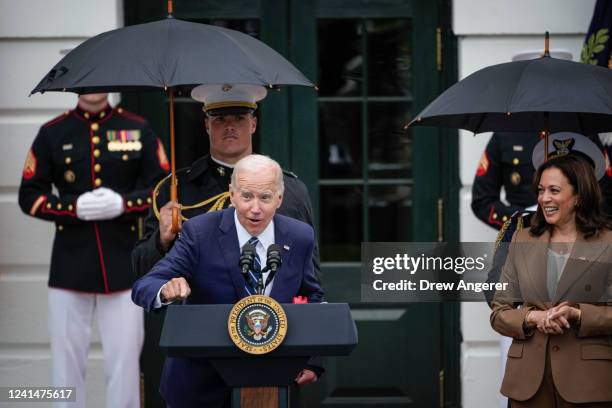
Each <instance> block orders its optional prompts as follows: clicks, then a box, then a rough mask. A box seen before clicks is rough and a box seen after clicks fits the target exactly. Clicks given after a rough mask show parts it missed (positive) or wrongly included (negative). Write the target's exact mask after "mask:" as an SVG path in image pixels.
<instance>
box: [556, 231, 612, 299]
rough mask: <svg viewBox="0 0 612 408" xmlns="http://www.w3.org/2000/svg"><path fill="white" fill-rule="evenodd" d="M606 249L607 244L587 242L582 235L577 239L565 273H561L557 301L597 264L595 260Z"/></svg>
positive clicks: (564, 270)
mask: <svg viewBox="0 0 612 408" xmlns="http://www.w3.org/2000/svg"><path fill="white" fill-rule="evenodd" d="M605 249H606V245H605V244H602V243H601V242H587V241H585V240H584V239H583V238H582V237H579V238H578V239H577V240H576V242H575V243H574V247H573V248H572V252H571V253H570V256H569V259H568V260H567V263H566V265H565V268H564V269H563V274H561V279H559V283H558V284H557V291H556V292H555V299H554V301H555V303H558V302H559V301H560V300H561V299H563V296H565V295H566V293H567V292H568V291H569V290H570V289H571V287H572V285H573V284H574V282H576V280H577V279H578V278H580V276H582V275H583V274H584V273H585V272H586V271H587V269H589V268H590V267H591V266H592V265H594V264H595V261H596V260H597V259H598V258H599V257H600V256H601V254H602V253H603V252H604V251H605Z"/></svg>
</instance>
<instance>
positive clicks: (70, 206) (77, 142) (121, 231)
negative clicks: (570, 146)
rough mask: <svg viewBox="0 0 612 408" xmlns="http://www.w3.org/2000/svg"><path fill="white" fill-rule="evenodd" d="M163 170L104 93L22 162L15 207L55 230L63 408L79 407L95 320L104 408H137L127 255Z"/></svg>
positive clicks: (57, 123)
mask: <svg viewBox="0 0 612 408" xmlns="http://www.w3.org/2000/svg"><path fill="white" fill-rule="evenodd" d="M92 108H93V109H92ZM88 109H91V110H88ZM168 169H169V163H168V160H167V158H166V155H165V153H164V148H163V146H162V144H161V142H160V141H159V139H158V138H157V137H156V136H155V134H154V133H153V131H152V130H151V128H150V127H149V125H148V124H147V122H146V121H145V119H144V118H142V117H141V116H138V115H135V114H133V113H130V112H128V111H126V110H124V109H122V108H115V109H113V108H111V107H110V106H109V104H108V101H107V95H106V94H92V95H83V96H80V97H79V104H78V105H77V107H76V108H75V109H74V110H71V111H68V112H66V113H64V114H62V115H60V116H59V117H57V118H55V119H53V120H51V121H50V122H48V123H46V124H44V125H43V126H42V127H41V128H40V131H39V133H38V135H37V136H36V138H35V140H34V142H33V144H32V146H31V148H30V150H29V152H28V154H27V158H26V163H25V166H24V169H23V175H22V180H21V186H20V188H19V205H20V207H21V209H22V211H23V212H24V213H26V214H28V215H30V216H33V217H36V218H40V219H43V220H47V221H52V222H54V223H55V226H56V232H55V239H54V242H53V251H52V254H51V268H50V274H49V330H50V334H51V348H52V358H53V361H52V365H53V369H52V370H53V385H55V386H76V396H77V403H76V404H74V405H70V406H71V407H73V406H75V407H81V406H84V403H85V388H84V385H85V382H84V381H85V369H86V363H87V351H88V348H89V339H90V331H91V322H92V318H93V315H94V314H95V315H96V317H97V320H98V326H99V329H100V330H99V331H100V335H101V339H102V345H103V350H104V359H105V363H104V364H105V371H106V376H107V385H108V389H107V406H108V407H113V408H116V407H134V408H136V407H140V396H139V394H140V392H139V388H140V387H139V368H138V358H139V355H140V350H141V347H142V338H143V322H142V313H141V312H140V311H139V310H138V308H135V307H134V305H133V304H132V303H131V301H130V289H131V286H132V284H133V282H134V281H135V280H136V275H135V274H134V273H133V271H132V268H131V264H130V253H131V250H132V248H133V246H134V244H135V242H136V241H137V239H138V234H139V230H141V227H140V228H139V220H140V221H141V220H142V217H143V216H145V215H146V214H147V212H148V210H149V208H150V207H151V204H152V198H151V190H152V187H153V186H154V185H155V184H156V183H157V182H158V181H159V180H160V179H161V178H163V176H164V175H165V174H166V172H167V170H168ZM53 187H55V189H56V191H57V193H56V192H55V191H54V190H53ZM140 226H141V223H140Z"/></svg>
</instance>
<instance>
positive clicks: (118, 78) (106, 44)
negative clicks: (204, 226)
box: [31, 0, 314, 232]
mask: <svg viewBox="0 0 612 408" xmlns="http://www.w3.org/2000/svg"><path fill="white" fill-rule="evenodd" d="M225 83H233V84H251V85H262V86H265V87H268V88H273V87H277V86H279V85H303V86H311V87H314V85H313V84H312V83H311V82H310V81H309V80H308V79H307V78H306V77H305V76H304V75H303V74H302V73H301V72H300V71H299V70H298V69H297V68H295V67H294V66H293V65H292V64H291V63H290V62H289V61H287V60H286V59H285V58H284V57H283V56H282V55H280V54H279V53H278V52H276V51H274V50H273V49H272V48H270V47H269V46H267V45H266V44H264V43H263V42H261V41H259V40H257V39H255V38H253V37H251V36H249V35H247V34H244V33H241V32H238V31H234V30H230V29H226V28H222V27H216V26H211V25H206V24H198V23H192V22H188V21H182V20H177V19H175V18H173V17H172V0H170V1H169V2H168V18H166V19H164V20H160V21H155V22H152V23H147V24H139V25H134V26H128V27H123V28H119V29H116V30H112V31H107V32H105V33H102V34H99V35H97V36H95V37H92V38H90V39H89V40H87V41H85V42H83V43H82V44H80V45H79V46H78V47H76V48H75V49H73V50H72V51H70V52H69V53H68V54H67V55H66V56H65V57H64V58H62V60H61V61H60V62H58V63H57V64H56V65H55V66H54V67H53V68H52V69H51V71H49V73H48V74H47V75H45V77H44V78H43V79H42V80H41V81H40V82H39V84H38V85H37V86H36V87H35V88H34V89H33V90H32V92H31V93H32V94H33V93H36V92H41V93H44V92H46V91H70V92H76V93H78V94H85V93H96V92H125V91H142V90H145V91H146V90H159V89H163V90H164V91H166V92H168V96H169V99H170V101H169V102H170V103H169V114H170V161H171V168H172V179H171V184H170V195H171V199H172V200H173V201H177V198H178V197H177V191H176V166H175V159H174V156H175V153H174V151H175V149H174V92H175V90H178V91H181V92H185V93H186V92H189V91H190V90H191V89H192V88H193V87H195V86H197V85H201V84H225ZM173 215H174V217H173V229H174V231H175V232H176V231H178V212H176V213H175V214H173Z"/></svg>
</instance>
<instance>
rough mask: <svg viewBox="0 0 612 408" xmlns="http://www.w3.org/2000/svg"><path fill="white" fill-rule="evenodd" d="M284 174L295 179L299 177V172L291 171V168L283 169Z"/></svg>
mask: <svg viewBox="0 0 612 408" xmlns="http://www.w3.org/2000/svg"><path fill="white" fill-rule="evenodd" d="M283 174H284V175H285V176H287V177H291V178H294V179H296V178H298V176H297V174H295V173H294V172H292V171H289V170H285V169H283Z"/></svg>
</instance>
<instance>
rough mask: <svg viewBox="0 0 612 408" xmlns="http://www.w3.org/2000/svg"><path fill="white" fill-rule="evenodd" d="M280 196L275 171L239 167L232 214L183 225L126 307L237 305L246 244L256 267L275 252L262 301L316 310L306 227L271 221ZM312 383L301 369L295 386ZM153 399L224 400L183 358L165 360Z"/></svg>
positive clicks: (210, 379) (209, 403) (197, 364)
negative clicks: (274, 269)
mask: <svg viewBox="0 0 612 408" xmlns="http://www.w3.org/2000/svg"><path fill="white" fill-rule="evenodd" d="M283 191H284V185H283V173H282V170H281V168H280V166H279V165H278V163H276V162H275V161H273V160H272V159H270V158H268V157H266V156H261V155H250V156H247V157H245V158H243V159H241V160H240V161H239V162H238V163H237V164H236V167H235V168H234V172H233V174H232V180H231V184H230V200H231V202H232V204H233V206H234V207H235V208H229V209H226V210H223V211H217V212H212V213H208V214H204V215H200V216H197V217H194V218H192V219H190V220H189V221H187V222H185V223H184V224H183V229H182V232H181V235H180V238H179V239H178V240H176V242H175V244H174V246H173V247H172V249H171V250H170V252H168V254H167V255H166V256H165V257H164V258H163V259H162V260H160V261H159V262H158V263H157V264H156V265H155V266H154V267H153V269H152V270H151V272H149V273H148V274H147V275H145V276H144V277H142V278H141V279H139V280H138V281H137V282H136V283H135V284H134V287H133V290H132V299H133V300H134V302H135V303H136V304H138V305H139V306H142V307H143V308H145V309H146V310H153V309H158V308H160V307H163V306H164V305H166V304H168V303H170V302H174V301H177V300H184V299H186V300H187V302H188V303H191V304H202V303H235V302H237V301H238V300H240V299H241V298H243V297H245V296H248V295H249V294H252V293H253V287H252V286H251V284H250V281H249V280H247V279H245V278H244V277H243V276H242V274H241V271H240V269H239V267H238V263H239V258H240V248H241V247H242V246H243V245H245V244H246V243H250V244H253V245H255V249H256V252H257V257H258V258H259V260H261V261H260V264H263V262H262V261H263V260H264V259H266V252H267V247H268V246H269V245H271V244H274V243H276V244H278V245H280V246H281V247H282V248H283V250H282V254H281V257H282V268H281V269H280V270H279V272H278V273H277V274H276V275H275V276H274V278H273V279H272V280H271V282H270V284H269V285H268V286H266V288H265V291H264V293H265V294H266V295H269V296H271V297H272V298H274V299H276V300H277V301H279V302H281V303H290V302H292V300H293V298H294V297H295V296H306V297H308V300H309V301H310V302H320V301H321V300H322V299H323V292H322V290H321V287H320V286H319V284H318V280H317V277H316V275H315V272H314V267H313V263H312V256H313V251H314V242H315V241H314V231H313V229H312V227H311V226H309V225H308V224H306V223H303V222H301V221H297V220H294V219H292V218H288V217H285V216H282V215H279V214H276V210H277V209H278V208H279V207H280V205H281V202H282V199H283ZM253 269H254V270H253V272H254V273H257V272H258V271H256V269H257V268H253ZM259 272H263V271H259ZM266 273H269V272H266ZM266 273H263V281H264V282H266V280H267V276H266ZM315 380H316V374H315V373H314V372H312V371H311V370H309V369H304V370H303V371H302V372H301V373H300V374H299V375H298V378H297V379H296V381H297V382H298V383H301V384H307V383H309V382H313V381H315ZM160 391H161V393H162V396H163V397H164V399H165V400H166V403H167V404H168V405H169V406H171V407H191V406H194V407H195V406H206V407H215V406H222V405H223V404H224V402H225V401H226V399H227V397H228V394H229V389H228V388H227V387H226V386H225V384H224V383H223V381H222V380H221V378H219V376H218V375H217V374H216V373H215V372H214V370H213V369H212V367H210V365H209V363H208V362H207V361H206V360H203V359H183V358H168V359H167V360H166V363H165V366H164V372H163V374H162V380H161V387H160Z"/></svg>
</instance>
